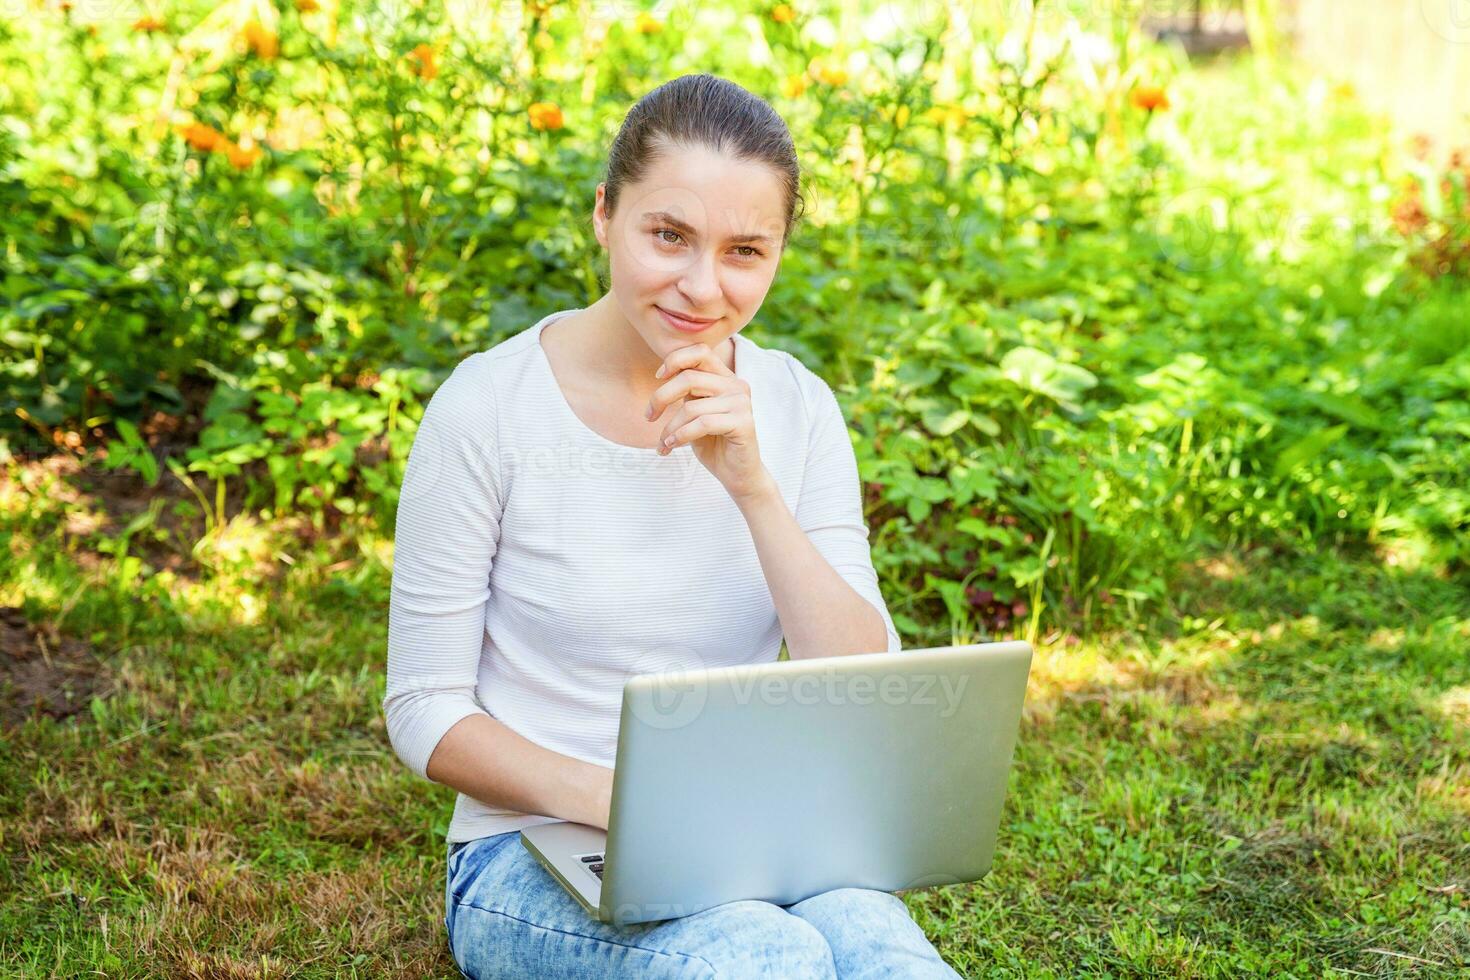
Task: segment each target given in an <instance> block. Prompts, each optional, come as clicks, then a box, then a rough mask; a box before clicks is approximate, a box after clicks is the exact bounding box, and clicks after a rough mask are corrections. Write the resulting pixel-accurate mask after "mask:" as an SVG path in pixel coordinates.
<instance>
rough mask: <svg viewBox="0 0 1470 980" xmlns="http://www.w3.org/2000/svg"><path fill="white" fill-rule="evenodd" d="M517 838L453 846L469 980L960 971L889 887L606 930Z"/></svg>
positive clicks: (785, 978) (453, 897) (456, 930)
mask: <svg viewBox="0 0 1470 980" xmlns="http://www.w3.org/2000/svg"><path fill="white" fill-rule="evenodd" d="M519 838H520V832H519V831H510V832H509V833H504V834H494V835H492V836H489V837H481V838H479V839H477V840H472V841H466V842H464V843H462V844H451V845H449V848H448V865H449V867H448V875H447V877H446V883H445V890H444V907H445V916H444V926H445V928H446V929H447V930H448V932H449V950H450V952H451V953H453V955H454V962H455V963H456V964H457V965H458V966H459V969H460V972H461V973H463V974H464V975H465V976H466V977H469V978H471V980H489V978H492V977H494V978H502V977H533V978H537V980H552V978H565V980H592V978H596V980H603V978H611V977H640V978H641V977H649V978H680V980H696V978H699V980H704V978H714V977H722V978H730V980H745V978H748V977H772V978H780V980H821V978H824V977H827V978H832V977H842V978H844V980H855V978H859V977H862V978H872V980H877V978H890V977H902V978H905V980H928V978H945V980H953V978H956V977H958V976H959V974H957V973H955V971H954V970H953V969H951V968H950V967H949V965H948V964H946V963H945V962H944V961H943V960H942V959H940V958H939V953H938V952H936V951H935V949H934V947H933V946H931V945H930V944H929V940H928V939H927V938H925V936H924V933H923V930H921V929H920V928H919V926H918V924H917V923H915V922H914V920H913V918H912V917H910V915H909V911H908V908H907V907H906V906H905V905H904V903H903V900H902V899H901V898H899V897H898V896H897V895H893V894H891V893H889V892H882V891H874V890H872V889H868V888H838V889H834V890H832V891H828V892H822V893H821V894H819V895H813V896H812V897H811V898H808V899H804V900H803V901H800V902H796V903H795V904H792V905H774V904H772V903H770V902H758V901H746V902H727V903H726V904H724V905H717V906H715V907H714V908H709V909H705V910H704V911H702V912H696V913H694V914H693V915H687V916H684V917H683V918H679V919H668V920H665V921H663V922H646V923H639V924H636V925H629V926H614V925H609V924H607V923H602V922H598V921H597V920H596V919H593V918H592V917H591V916H590V915H588V914H587V912H586V910H585V909H583V908H582V906H581V905H579V904H578V903H577V900H576V899H574V898H572V896H571V895H568V894H567V893H566V891H565V890H564V889H563V888H562V886H561V885H560V884H558V883H557V881H556V879H555V878H553V877H552V876H551V874H550V872H548V871H547V870H546V869H545V868H543V867H542V866H541V864H540V863H539V862H538V861H537V860H536V859H535V858H534V857H532V856H531V854H530V852H529V851H527V850H526V849H525V847H523V846H522V845H521V842H520V839H519Z"/></svg>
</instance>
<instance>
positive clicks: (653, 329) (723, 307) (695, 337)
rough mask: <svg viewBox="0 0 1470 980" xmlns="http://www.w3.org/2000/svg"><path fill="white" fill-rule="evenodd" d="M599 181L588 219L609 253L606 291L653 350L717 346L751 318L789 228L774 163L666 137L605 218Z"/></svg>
mask: <svg viewBox="0 0 1470 980" xmlns="http://www.w3.org/2000/svg"><path fill="white" fill-rule="evenodd" d="M604 186H605V185H602V184H599V185H598V187H597V204H596V207H595V208H594V210H593V225H594V227H595V229H596V232H597V240H598V241H599V242H601V243H602V246H603V248H605V249H607V252H608V261H609V265H610V267H611V271H612V290H611V291H612V293H613V295H614V298H615V299H616V301H617V304H618V307H619V308H620V309H621V310H622V312H623V316H624V317H625V318H626V319H627V321H628V322H629V323H630V324H632V325H633V329H634V330H636V331H638V333H639V335H640V336H641V337H642V338H643V340H644V342H645V343H647V344H648V347H649V349H650V350H652V351H653V352H654V354H656V355H657V356H658V357H659V358H663V357H665V356H667V355H668V354H669V353H670V352H671V351H674V350H676V349H678V348H680V347H687V346H689V345H690V344H699V343H703V344H708V345H709V346H710V347H711V348H716V347H718V346H719V345H720V344H721V343H723V342H724V340H725V338H727V337H729V336H731V335H733V334H735V333H738V332H739V331H740V329H741V328H742V327H744V326H745V325H746V324H747V323H749V322H750V321H751V318H752V317H754V316H755V314H756V311H757V310H759V309H760V306H761V303H762V302H763V301H764V300H765V298H766V292H767V291H768V290H769V289H770V287H771V282H772V280H774V279H775V277H776V267H777V265H778V263H779V261H780V258H781V236H782V234H783V232H784V231H785V227H786V223H785V217H784V207H783V204H784V198H783V191H782V188H781V181H780V178H779V177H778V176H777V174H776V172H775V171H774V170H773V169H772V168H771V167H769V166H767V165H765V164H762V163H757V162H752V161H749V160H737V159H735V158H734V157H732V156H729V155H727V154H724V153H718V152H716V151H714V150H713V149H711V148H709V147H707V146H685V145H679V144H672V145H667V146H665V147H664V148H663V151H662V152H660V153H659V154H658V155H657V156H656V157H655V158H654V159H653V160H652V161H651V164H650V166H649V167H648V170H647V172H646V174H645V175H644V177H643V179H642V180H640V181H639V182H638V183H636V184H628V185H625V186H624V187H623V188H622V190H621V192H620V193H619V195H618V201H617V207H616V208H615V209H614V213H613V215H612V217H611V218H609V217H608V216H607V212H606V209H605V207H604V203H603V193H604ZM683 317H692V318H694V319H693V320H692V321H691V320H687V319H683Z"/></svg>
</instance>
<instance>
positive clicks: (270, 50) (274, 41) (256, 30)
mask: <svg viewBox="0 0 1470 980" xmlns="http://www.w3.org/2000/svg"><path fill="white" fill-rule="evenodd" d="M240 33H241V34H243V35H245V44H246V46H247V47H249V48H250V50H251V51H252V52H253V53H254V54H255V55H256V56H257V57H259V58H263V59H265V60H267V61H269V60H270V59H271V58H274V57H275V56H276V55H278V54H280V52H281V42H280V39H279V38H277V37H276V35H275V32H274V31H271V30H267V29H266V28H265V27H263V26H262V25H261V23H260V21H256V20H252V21H250V22H249V23H248V24H246V25H245V27H244V29H243V30H242V31H241V32H240Z"/></svg>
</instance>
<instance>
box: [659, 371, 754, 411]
mask: <svg viewBox="0 0 1470 980" xmlns="http://www.w3.org/2000/svg"><path fill="white" fill-rule="evenodd" d="M740 393H743V394H745V395H746V396H747V397H749V395H750V383H749V382H748V381H746V380H745V379H744V378H740V377H736V376H735V375H733V374H726V375H718V374H711V373H710V372H709V371H702V370H697V369H695V370H686V371H680V372H679V375H678V377H675V378H671V379H670V380H669V381H668V382H667V383H666V384H664V385H663V386H662V387H660V388H659V389H658V390H657V391H655V392H654V393H653V397H652V398H650V399H649V400H648V411H647V412H646V413H645V414H646V415H647V417H648V418H649V419H656V418H658V417H659V416H660V415H662V414H663V413H664V409H666V408H668V406H669V405H670V404H672V403H673V402H676V401H678V400H679V399H680V398H686V399H689V398H710V397H715V396H718V395H727V394H740Z"/></svg>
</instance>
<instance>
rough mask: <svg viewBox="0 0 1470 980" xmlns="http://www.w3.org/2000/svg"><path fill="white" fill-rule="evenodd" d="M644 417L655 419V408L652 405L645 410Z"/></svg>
mask: <svg viewBox="0 0 1470 980" xmlns="http://www.w3.org/2000/svg"><path fill="white" fill-rule="evenodd" d="M643 417H644V418H646V419H651V418H653V406H652V405H650V406H648V407H647V408H645V409H644V410H643Z"/></svg>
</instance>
